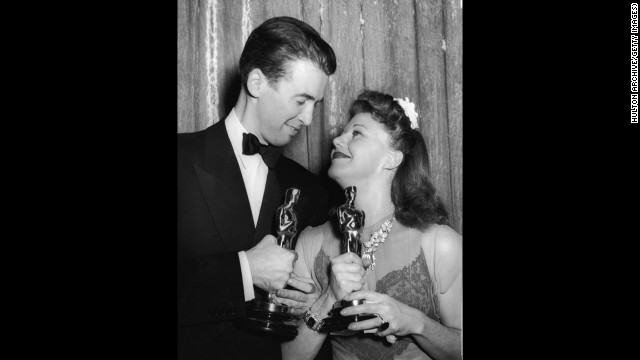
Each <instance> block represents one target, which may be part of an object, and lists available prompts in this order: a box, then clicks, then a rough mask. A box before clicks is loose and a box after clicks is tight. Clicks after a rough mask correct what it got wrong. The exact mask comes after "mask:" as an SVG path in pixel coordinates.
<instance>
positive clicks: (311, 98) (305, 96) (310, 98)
mask: <svg viewBox="0 0 640 360" xmlns="http://www.w3.org/2000/svg"><path fill="white" fill-rule="evenodd" d="M295 96H302V97H304V98H307V100H316V98H315V97H313V96H311V95H309V94H307V93H302V94H296V95H295ZM323 101H324V98H322V99H320V100H318V101H316V102H323Z"/></svg>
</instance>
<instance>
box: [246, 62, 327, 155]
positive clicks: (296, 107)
mask: <svg viewBox="0 0 640 360" xmlns="http://www.w3.org/2000/svg"><path fill="white" fill-rule="evenodd" d="M328 81H329V76H327V74H325V73H324V72H323V71H322V70H321V69H320V68H318V67H317V66H316V65H315V64H314V63H313V62H311V61H310V60H300V59H299V60H295V61H292V62H290V63H289V66H288V71H287V74H286V75H285V76H283V77H282V78H281V79H280V80H279V81H278V82H277V83H276V84H274V85H273V86H270V85H268V84H267V85H266V87H265V89H264V91H262V92H261V95H260V98H259V100H258V109H257V116H258V121H257V124H256V126H257V127H258V128H257V129H256V132H257V133H258V134H256V135H258V137H261V138H262V139H263V140H264V141H266V142H268V143H269V144H271V145H275V146H283V145H286V144H288V143H289V142H291V139H293V137H294V136H295V135H296V134H297V133H298V131H300V129H301V128H302V126H309V125H310V124H311V121H312V118H313V109H314V107H315V105H316V104H317V103H318V102H320V101H322V100H323V97H324V91H325V89H326V87H327V82H328Z"/></svg>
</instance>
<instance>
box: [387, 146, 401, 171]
mask: <svg viewBox="0 0 640 360" xmlns="http://www.w3.org/2000/svg"><path fill="white" fill-rule="evenodd" d="M402 159H404V154H403V153H402V151H400V150H389V152H388V153H387V159H386V160H385V162H384V168H385V169H387V170H394V169H395V168H397V167H398V166H400V164H401V163H402Z"/></svg>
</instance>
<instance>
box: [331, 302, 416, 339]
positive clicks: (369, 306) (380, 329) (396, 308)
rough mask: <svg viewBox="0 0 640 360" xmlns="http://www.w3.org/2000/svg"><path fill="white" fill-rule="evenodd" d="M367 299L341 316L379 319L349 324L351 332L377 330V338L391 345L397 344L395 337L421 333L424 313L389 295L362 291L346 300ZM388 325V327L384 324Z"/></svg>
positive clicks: (348, 308) (343, 312) (344, 310)
mask: <svg viewBox="0 0 640 360" xmlns="http://www.w3.org/2000/svg"><path fill="white" fill-rule="evenodd" d="M358 299H365V303H364V304H362V305H355V306H349V307H347V308H345V309H343V310H342V311H341V312H340V314H342V315H343V316H348V315H356V314H375V315H378V316H377V317H375V318H373V319H369V320H364V321H359V322H353V323H351V324H349V330H369V329H377V331H376V335H377V336H381V337H382V336H384V337H386V338H387V340H388V341H389V342H391V343H393V342H395V336H406V335H411V334H418V333H420V332H421V329H420V326H421V325H422V324H423V322H422V321H416V320H418V319H422V318H423V317H424V316H425V315H424V314H423V313H422V311H420V310H418V309H416V308H413V307H411V306H409V305H406V304H404V303H402V302H400V301H398V300H396V299H394V298H392V297H391V296H389V295H385V294H380V293H377V292H375V291H371V290H362V291H357V292H354V293H351V294H349V295H347V296H346V297H345V299H344V300H348V301H351V300H358ZM385 323H388V325H384V326H382V325H383V324H385Z"/></svg>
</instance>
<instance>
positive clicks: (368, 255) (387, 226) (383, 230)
mask: <svg viewBox="0 0 640 360" xmlns="http://www.w3.org/2000/svg"><path fill="white" fill-rule="evenodd" d="M395 219H396V217H395V215H394V216H393V217H392V218H391V219H388V220H387V221H385V222H383V223H382V226H380V229H378V230H377V231H375V232H374V233H373V234H371V237H370V238H369V241H365V242H364V243H362V245H364V247H365V248H366V250H365V251H364V253H363V254H362V258H363V259H370V260H371V264H370V265H369V266H368V267H367V271H366V273H365V276H366V275H367V274H369V272H370V271H371V270H372V269H373V267H374V266H376V256H375V255H374V254H373V253H374V252H376V250H377V249H378V245H379V244H380V243H384V241H385V240H386V239H387V236H388V235H389V232H390V231H391V228H392V227H393V220H395Z"/></svg>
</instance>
